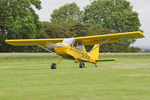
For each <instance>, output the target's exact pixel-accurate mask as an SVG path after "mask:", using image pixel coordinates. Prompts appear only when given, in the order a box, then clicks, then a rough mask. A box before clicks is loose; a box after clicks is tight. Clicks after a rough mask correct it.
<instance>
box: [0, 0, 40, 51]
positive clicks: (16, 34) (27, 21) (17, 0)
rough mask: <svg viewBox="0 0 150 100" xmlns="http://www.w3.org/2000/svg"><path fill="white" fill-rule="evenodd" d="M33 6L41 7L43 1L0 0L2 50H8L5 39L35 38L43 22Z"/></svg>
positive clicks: (0, 43)
mask: <svg viewBox="0 0 150 100" xmlns="http://www.w3.org/2000/svg"><path fill="white" fill-rule="evenodd" d="M33 7H34V8H36V9H38V10H39V9H41V1H40V0H0V38H2V39H1V40H0V45H1V46H3V47H2V48H0V51H8V49H7V48H8V45H7V44H5V43H4V40H5V39H15V38H35V35H36V33H38V32H39V31H40V29H41V27H42V24H41V22H40V21H39V17H38V15H37V14H36V13H35V11H34V9H33ZM10 47H11V46H10Z"/></svg>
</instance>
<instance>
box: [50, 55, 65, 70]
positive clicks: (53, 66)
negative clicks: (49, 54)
mask: <svg viewBox="0 0 150 100" xmlns="http://www.w3.org/2000/svg"><path fill="white" fill-rule="evenodd" d="M62 59H63V57H61V58H60V59H59V60H58V62H57V63H56V64H55V63H52V64H51V69H56V65H57V64H58V63H60V61H61V60H62Z"/></svg>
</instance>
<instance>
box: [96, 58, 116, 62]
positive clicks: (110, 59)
mask: <svg viewBox="0 0 150 100" xmlns="http://www.w3.org/2000/svg"><path fill="white" fill-rule="evenodd" d="M117 60H118V59H115V58H109V59H98V60H96V62H100V61H117Z"/></svg>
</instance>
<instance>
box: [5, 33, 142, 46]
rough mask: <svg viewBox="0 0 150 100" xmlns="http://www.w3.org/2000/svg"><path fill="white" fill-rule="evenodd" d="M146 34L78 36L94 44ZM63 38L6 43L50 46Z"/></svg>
mask: <svg viewBox="0 0 150 100" xmlns="http://www.w3.org/2000/svg"><path fill="white" fill-rule="evenodd" d="M143 37H144V35H143V33H141V32H128V33H116V34H107V35H94V36H86V37H76V38H75V39H76V40H77V41H78V42H82V43H83V45H94V44H100V43H103V42H104V41H105V43H116V42H118V41H119V40H126V39H136V38H143ZM63 40H64V39H63V38H54V39H19V40H5V42H6V43H8V44H10V45H14V46H33V45H39V46H42V47H49V44H50V45H51V44H52V43H58V42H62V41H63Z"/></svg>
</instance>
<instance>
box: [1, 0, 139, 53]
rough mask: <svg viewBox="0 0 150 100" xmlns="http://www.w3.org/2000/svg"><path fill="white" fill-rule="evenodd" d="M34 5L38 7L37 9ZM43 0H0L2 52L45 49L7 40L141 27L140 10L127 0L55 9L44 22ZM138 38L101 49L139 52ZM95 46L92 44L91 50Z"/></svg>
mask: <svg viewBox="0 0 150 100" xmlns="http://www.w3.org/2000/svg"><path fill="white" fill-rule="evenodd" d="M33 7H34V8H33ZM35 9H38V10H40V9H42V7H41V1H40V0H0V52H14V51H15V52H31V51H32V52H44V51H43V50H42V49H40V48H37V47H14V46H10V45H8V44H6V43H5V42H4V41H5V40H6V39H31V38H68V37H73V35H74V34H75V36H76V37H78V36H87V35H102V34H111V33H112V34H113V33H120V32H131V31H139V30H140V26H141V24H140V21H139V18H138V13H137V12H134V11H133V10H132V6H131V5H130V2H128V1H127V0H115V1H114V0H94V1H93V2H91V4H89V5H87V6H86V7H85V8H84V10H80V8H79V6H78V5H77V4H76V3H70V4H69V3H68V4H65V5H63V6H61V7H59V8H58V9H55V10H54V11H53V13H52V14H51V15H50V16H51V17H50V21H49V22H40V21H39V16H38V15H37V14H36V12H35ZM134 42H135V40H125V41H120V42H119V43H115V44H105V45H102V46H101V49H100V51H101V52H139V51H140V49H139V48H137V47H130V44H132V43H134ZM90 47H91V46H88V47H87V48H88V49H89V48H90Z"/></svg>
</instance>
